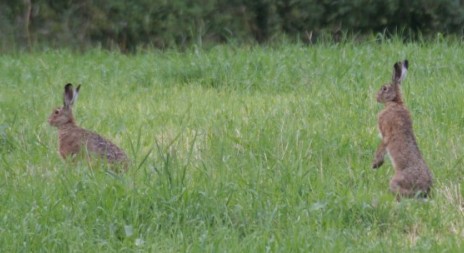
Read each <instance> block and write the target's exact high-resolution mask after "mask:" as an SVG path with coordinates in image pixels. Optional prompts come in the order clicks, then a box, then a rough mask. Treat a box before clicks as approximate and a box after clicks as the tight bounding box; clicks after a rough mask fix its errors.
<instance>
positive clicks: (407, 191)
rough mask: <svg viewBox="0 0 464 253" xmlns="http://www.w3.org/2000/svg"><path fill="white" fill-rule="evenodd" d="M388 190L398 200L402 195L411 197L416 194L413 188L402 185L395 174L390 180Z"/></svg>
mask: <svg viewBox="0 0 464 253" xmlns="http://www.w3.org/2000/svg"><path fill="white" fill-rule="evenodd" d="M390 191H391V192H392V193H394V194H395V195H396V199H397V200H398V201H399V200H400V199H401V198H402V197H406V198H411V197H414V196H415V194H416V192H415V191H414V190H413V189H411V188H407V187H404V185H402V184H401V181H400V180H399V179H398V178H397V177H396V176H395V177H393V179H392V180H391V181H390Z"/></svg>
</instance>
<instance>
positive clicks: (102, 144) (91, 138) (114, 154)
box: [86, 132, 127, 161]
mask: <svg viewBox="0 0 464 253" xmlns="http://www.w3.org/2000/svg"><path fill="white" fill-rule="evenodd" d="M86 142H87V143H86V145H87V149H88V150H89V151H91V152H92V153H96V154H98V155H100V156H102V157H103V158H105V159H108V161H122V160H126V159H127V156H126V154H125V153H124V151H123V150H122V149H120V148H119V147H118V146H116V145H115V144H114V143H112V142H111V141H110V140H107V139H105V138H103V137H102V136H100V135H99V134H96V133H93V132H88V135H87V138H86Z"/></svg>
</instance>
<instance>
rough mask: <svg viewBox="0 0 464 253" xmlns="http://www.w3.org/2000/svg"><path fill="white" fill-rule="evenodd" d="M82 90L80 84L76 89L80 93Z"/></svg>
mask: <svg viewBox="0 0 464 253" xmlns="http://www.w3.org/2000/svg"><path fill="white" fill-rule="evenodd" d="M80 88H81V85H80V84H79V85H78V86H77V88H76V91H77V92H78V91H79V89H80Z"/></svg>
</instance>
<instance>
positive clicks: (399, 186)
mask: <svg viewBox="0 0 464 253" xmlns="http://www.w3.org/2000/svg"><path fill="white" fill-rule="evenodd" d="M407 64H408V62H407V61H406V60H405V61H404V62H398V63H396V64H395V66H394V73H393V80H392V83H391V84H388V85H384V86H382V88H381V89H380V91H379V92H378V94H377V101H378V102H379V103H384V104H385V108H384V109H383V110H382V111H381V112H380V113H379V115H378V127H379V130H380V133H381V135H382V142H381V143H380V144H379V146H378V148H377V151H376V154H375V159H374V162H373V164H372V167H373V168H379V167H380V166H382V164H383V161H384V160H383V159H384V156H385V154H386V153H387V152H388V154H389V155H390V158H391V161H392V163H393V167H394V168H395V175H394V176H393V178H392V179H391V181H390V190H391V191H392V192H393V193H395V194H396V195H397V196H398V198H400V197H414V196H419V195H421V196H427V195H428V194H429V191H430V189H431V187H432V175H431V173H430V170H429V168H428V167H427V165H426V163H425V161H424V159H423V158H422V155H421V152H420V150H419V147H418V145H417V142H416V138H415V137H414V132H413V126H412V120H411V116H410V114H409V111H408V110H407V108H406V107H405V106H404V104H403V100H402V97H401V91H400V84H401V79H402V78H403V76H404V74H405V73H403V72H406V69H407Z"/></svg>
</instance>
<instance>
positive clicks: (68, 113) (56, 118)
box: [48, 83, 81, 127]
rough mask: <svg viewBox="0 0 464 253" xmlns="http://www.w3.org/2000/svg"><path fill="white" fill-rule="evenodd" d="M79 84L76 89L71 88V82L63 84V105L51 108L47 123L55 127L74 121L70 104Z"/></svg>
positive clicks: (74, 97) (73, 100) (73, 99)
mask: <svg viewBox="0 0 464 253" xmlns="http://www.w3.org/2000/svg"><path fill="white" fill-rule="evenodd" d="M80 88H81V86H80V85H78V86H77V88H76V89H73V86H72V84H70V83H68V84H66V85H65V86H64V95H63V96H64V98H63V107H60V108H56V109H54V110H53V112H52V114H51V115H50V117H48V123H50V125H52V126H55V127H61V126H63V125H65V124H68V123H74V117H73V114H72V105H73V104H74V102H75V101H76V99H77V95H79V89H80Z"/></svg>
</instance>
